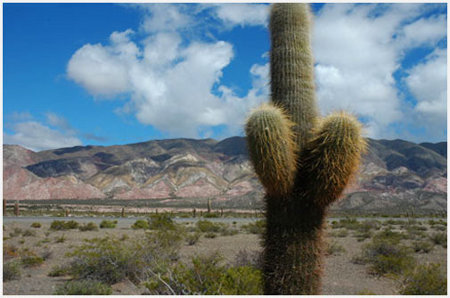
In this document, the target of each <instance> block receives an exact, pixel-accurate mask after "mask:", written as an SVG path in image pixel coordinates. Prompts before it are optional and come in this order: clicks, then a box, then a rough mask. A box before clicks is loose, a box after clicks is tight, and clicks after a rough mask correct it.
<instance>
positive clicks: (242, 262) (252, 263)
mask: <svg viewBox="0 0 450 298" xmlns="http://www.w3.org/2000/svg"><path fill="white" fill-rule="evenodd" d="M233 266H234V267H242V266H248V267H253V268H255V269H259V270H262V266H263V263H262V254H261V253H260V252H259V251H247V250H246V249H243V250H242V249H241V250H239V252H238V253H237V254H236V256H235V258H234V262H233Z"/></svg>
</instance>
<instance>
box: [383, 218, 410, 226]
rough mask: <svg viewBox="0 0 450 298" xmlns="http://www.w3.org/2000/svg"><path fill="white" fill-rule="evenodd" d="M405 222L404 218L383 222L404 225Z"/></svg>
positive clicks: (384, 223)
mask: <svg viewBox="0 0 450 298" xmlns="http://www.w3.org/2000/svg"><path fill="white" fill-rule="evenodd" d="M404 223H405V221H404V220H400V219H388V220H385V221H384V222H383V225H393V226H394V225H403V224H404Z"/></svg>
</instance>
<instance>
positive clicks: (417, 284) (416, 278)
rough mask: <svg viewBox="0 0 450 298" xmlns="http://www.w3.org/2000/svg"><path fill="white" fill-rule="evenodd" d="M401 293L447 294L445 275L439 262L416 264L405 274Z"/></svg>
mask: <svg viewBox="0 0 450 298" xmlns="http://www.w3.org/2000/svg"><path fill="white" fill-rule="evenodd" d="M400 294H402V295H447V277H446V275H445V273H444V271H443V270H442V268H441V266H440V264H425V265H418V266H417V267H415V268H414V270H412V271H410V272H408V274H405V277H404V280H403V287H402V289H401V290H400Z"/></svg>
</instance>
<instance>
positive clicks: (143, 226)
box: [131, 219, 150, 230]
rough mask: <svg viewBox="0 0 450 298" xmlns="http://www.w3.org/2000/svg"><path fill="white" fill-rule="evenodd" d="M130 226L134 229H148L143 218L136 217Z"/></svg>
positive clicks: (146, 222)
mask: <svg viewBox="0 0 450 298" xmlns="http://www.w3.org/2000/svg"><path fill="white" fill-rule="evenodd" d="M131 228H132V229H134V230H138V229H143V230H148V229H149V228H150V226H149V224H148V221H146V220H143V219H138V220H136V222H135V223H134V224H133V225H131Z"/></svg>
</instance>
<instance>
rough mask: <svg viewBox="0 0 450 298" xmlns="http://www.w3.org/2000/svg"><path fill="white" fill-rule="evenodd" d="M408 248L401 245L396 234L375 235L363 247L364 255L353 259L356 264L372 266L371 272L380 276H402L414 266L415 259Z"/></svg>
mask: <svg viewBox="0 0 450 298" xmlns="http://www.w3.org/2000/svg"><path fill="white" fill-rule="evenodd" d="M411 253H412V252H411V250H410V249H409V248H408V247H405V246H404V245H402V244H400V239H399V238H398V236H397V235H396V234H391V233H383V234H381V236H380V234H377V235H375V237H374V238H373V239H372V241H371V242H370V243H368V244H366V245H365V246H363V249H362V253H361V255H360V256H357V257H356V258H354V259H353V261H354V262H355V263H362V264H370V272H371V273H374V274H378V275H384V274H388V273H391V274H402V273H404V272H405V271H406V270H408V269H410V268H411V267H412V266H413V265H414V262H415V260H414V257H413V256H412V254H411Z"/></svg>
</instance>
